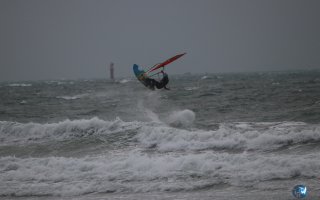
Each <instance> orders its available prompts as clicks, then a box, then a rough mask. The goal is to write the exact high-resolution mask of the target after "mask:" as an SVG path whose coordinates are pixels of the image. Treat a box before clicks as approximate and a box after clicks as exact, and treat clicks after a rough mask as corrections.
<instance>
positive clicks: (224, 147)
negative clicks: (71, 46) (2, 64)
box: [0, 71, 320, 199]
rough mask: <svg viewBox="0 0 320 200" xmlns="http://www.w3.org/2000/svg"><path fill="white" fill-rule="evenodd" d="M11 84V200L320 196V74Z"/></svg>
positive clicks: (7, 154) (7, 137) (2, 91)
mask: <svg viewBox="0 0 320 200" xmlns="http://www.w3.org/2000/svg"><path fill="white" fill-rule="evenodd" d="M169 85H170V87H171V90H170V91H165V90H160V91H150V90H148V89H147V88H145V87H144V86H143V85H141V84H140V83H139V82H137V81H136V80H135V79H134V78H127V79H123V80H119V81H117V82H115V83H114V82H110V81H106V80H60V81H34V82H30V81H29V82H28V81H25V82H2V83H0V196H1V197H3V198H10V199H11V198H12V199H14V198H16V197H24V198H28V199H39V198H40V199H42V198H43V199H293V196H292V195H291V190H292V188H293V187H294V186H295V185H297V184H305V185H307V187H308V189H309V195H308V197H307V198H306V199H315V198H319V197H320V146H319V144H320V72H318V71H299V72H277V73H275V72H274V73H271V72H268V73H247V74H246V73H240V74H236V73H235V74H219V75H217V74H206V75H188V74H185V75H180V76H178V75H176V76H172V77H171V79H170V83H169Z"/></svg>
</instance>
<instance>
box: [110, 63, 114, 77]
mask: <svg viewBox="0 0 320 200" xmlns="http://www.w3.org/2000/svg"><path fill="white" fill-rule="evenodd" d="M113 66H114V63H113V62H111V63H110V79H111V80H113V81H114V68H113Z"/></svg>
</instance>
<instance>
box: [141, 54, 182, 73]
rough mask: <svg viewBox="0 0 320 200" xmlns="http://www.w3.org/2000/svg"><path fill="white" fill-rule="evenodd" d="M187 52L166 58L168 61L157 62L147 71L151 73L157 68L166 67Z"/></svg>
mask: <svg viewBox="0 0 320 200" xmlns="http://www.w3.org/2000/svg"><path fill="white" fill-rule="evenodd" d="M185 54H186V53H182V54H178V55H176V56H173V57H172V58H169V59H168V60H166V61H164V62H162V63H159V64H156V65H155V66H153V67H152V68H151V69H149V70H148V71H147V73H150V72H152V71H155V70H157V69H159V68H161V67H164V66H166V65H168V64H170V63H172V62H173V61H175V60H177V59H178V58H180V57H182V56H184V55H185Z"/></svg>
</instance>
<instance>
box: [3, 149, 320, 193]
mask: <svg viewBox="0 0 320 200" xmlns="http://www.w3.org/2000/svg"><path fill="white" fill-rule="evenodd" d="M319 170H320V155H318V154H309V155H308V156H303V157H296V156H292V155H291V156H290V155H277V156H274V155H270V156H266V155H265V156H261V155H256V154H248V153H242V154H228V153H220V154H214V153H212V152H211V153H210V152H207V153H203V154H188V155H171V154H158V155H153V156H150V155H147V154H142V153H141V152H138V151H131V152H125V153H122V154H117V155H112V154H110V155H106V156H97V157H85V158H66V157H47V158H16V157H2V158H0V180H1V181H0V188H1V190H0V196H12V195H14V196H43V195H47V196H49V195H53V196H70V195H83V194H88V193H107V192H116V193H117V192H150V191H181V190H183V191H193V190H199V189H203V188H208V187H212V186H214V185H221V184H227V185H231V186H239V187H248V186H250V187H258V184H259V183H260V182H263V181H272V180H291V179H295V178H297V177H299V178H306V179H308V178H314V177H318V176H319V173H318V172H319ZM278 187H279V188H281V186H278Z"/></svg>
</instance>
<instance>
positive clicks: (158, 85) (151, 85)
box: [144, 71, 170, 90]
mask: <svg viewBox="0 0 320 200" xmlns="http://www.w3.org/2000/svg"><path fill="white" fill-rule="evenodd" d="M161 73H162V76H163V77H162V79H161V80H160V82H158V81H156V80H155V79H153V78H149V77H145V79H144V81H145V83H146V84H145V85H146V86H147V87H149V88H150V89H152V90H154V89H155V87H156V88H157V89H161V88H164V89H166V90H170V89H169V88H167V87H166V85H167V84H168V83H169V77H168V74H167V73H165V72H164V71H161Z"/></svg>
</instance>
